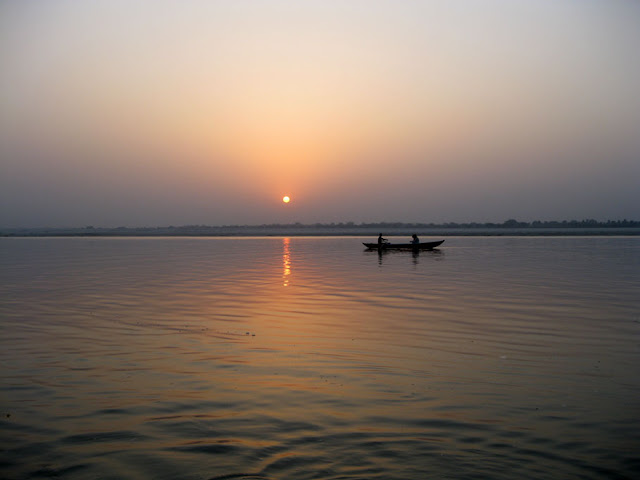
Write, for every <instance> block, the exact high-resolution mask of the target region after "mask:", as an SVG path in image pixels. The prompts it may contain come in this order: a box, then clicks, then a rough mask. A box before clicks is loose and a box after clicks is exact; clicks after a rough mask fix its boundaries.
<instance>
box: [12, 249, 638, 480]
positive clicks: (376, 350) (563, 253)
mask: <svg viewBox="0 0 640 480" xmlns="http://www.w3.org/2000/svg"><path fill="white" fill-rule="evenodd" d="M362 240H363V239H360V238H345V237H338V238H336V237H334V238H290V239H289V238H233V239H230V238H197V239H194V238H155V239H153V238H129V239H117V238H93V239H90V238H76V239H73V238H0V321H1V324H0V327H1V330H0V331H1V335H0V361H1V363H0V377H1V382H0V408H1V410H0V414H1V419H0V477H2V478H10V479H12V478H13V479H21V478H38V477H45V478H46V477H56V478H74V479H75V478H77V479H85V478H105V479H106V478H113V479H116V478H117V479H120V478H125V479H127V478H131V479H137V478H140V479H147V478H154V479H158V478H165V479H236V478H240V479H243V478H244V479H422V478H465V479H469V478H487V479H513V478H629V479H631V478H638V477H639V476H640V460H639V457H640V239H639V238H637V237H636V238H602V237H600V238H598V237H591V238H589V237H580V238H548V237H547V238H545V237H541V238H523V237H517V238H515V237H514V238H506V237H491V238H477V237H465V238H461V237H451V238H447V239H446V242H445V243H444V245H443V246H442V247H441V248H440V250H438V251H433V252H422V253H420V254H416V255H414V254H412V253H411V252H396V253H388V254H384V255H382V256H379V255H378V253H377V252H365V251H364V250H363V247H362V246H361V243H360V242H361V241H362ZM423 240H427V239H426V238H425V239H423Z"/></svg>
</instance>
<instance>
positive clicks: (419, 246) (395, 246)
mask: <svg viewBox="0 0 640 480" xmlns="http://www.w3.org/2000/svg"><path fill="white" fill-rule="evenodd" d="M443 243H444V240H439V241H437V242H421V243H382V244H378V243H365V242H362V244H363V245H364V246H365V247H367V248H369V249H371V250H374V249H375V250H433V249H434V248H436V247H437V246H439V245H442V244H443Z"/></svg>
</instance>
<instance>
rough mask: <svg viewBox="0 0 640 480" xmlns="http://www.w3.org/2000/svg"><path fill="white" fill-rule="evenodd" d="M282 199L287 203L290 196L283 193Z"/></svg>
mask: <svg viewBox="0 0 640 480" xmlns="http://www.w3.org/2000/svg"><path fill="white" fill-rule="evenodd" d="M282 201H283V202H284V203H289V202H290V201H291V198H289V196H288V195H285V196H284V197H282Z"/></svg>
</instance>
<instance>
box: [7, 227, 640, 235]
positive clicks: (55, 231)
mask: <svg viewBox="0 0 640 480" xmlns="http://www.w3.org/2000/svg"><path fill="white" fill-rule="evenodd" d="M379 233H382V234H383V235H385V236H410V235H411V234H413V233H417V234H418V235H419V236H422V237H446V236H635V235H640V227H591V228H580V227H573V228H572V227H564V228H540V227H502V226H501V227H455V226H452V227H448V226H436V227H429V226H420V225H398V226H395V225H394V226H391V225H375V226H372V225H368V226H360V225H347V224H341V225H299V224H298V225H263V226H218V227H216V226H183V227H153V228H129V227H119V228H94V227H85V228H34V229H4V230H0V236H2V237H261V236H361V237H371V236H377V235H378V234H379Z"/></svg>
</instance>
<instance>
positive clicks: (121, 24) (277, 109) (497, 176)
mask: <svg viewBox="0 0 640 480" xmlns="http://www.w3.org/2000/svg"><path fill="white" fill-rule="evenodd" d="M639 25H640V2H629V1H623V0H611V1H606V2H602V1H596V0H583V1H580V2H576V1H570V0H554V1H551V0H522V1H519V2H512V1H507V0H486V1H483V2H477V1H473V0H459V1H455V2H449V1H436V0H433V1H428V0H425V1H422V2H413V1H412V2H409V1H400V2H391V1H381V0H370V1H366V2H365V1H349V2H343V1H335V0H324V1H319V0H310V1H305V2H295V1H292V0H255V1H244V0H229V1H211V2H206V1H197V0H185V1H183V2H164V1H150V0H142V1H136V2H124V1H121V0H113V1H106V0H105V1H96V2H77V1H71V0H64V1H63V0H59V1H58V0H52V1H49V2H22V1H6V2H2V3H0V65H1V66H2V72H3V74H2V75H1V76H0V227H5V228H21V227H43V226H84V225H95V226H101V227H117V226H121V225H122V226H132V227H136V226H158V225H190V224H191V225H194V224H205V225H242V224H249V225H256V224H257V225H260V224H271V223H294V222H301V223H305V224H312V223H316V222H321V223H330V222H347V221H353V222H356V223H360V222H371V223H373V222H382V221H394V222H416V223H417V222H421V223H432V222H433V223H442V222H459V223H463V222H499V223H500V222H503V221H505V220H507V219H509V218H515V219H518V220H521V221H533V220H564V219H566V220H571V219H578V220H579V219H583V218H594V219H597V220H607V219H611V220H618V219H623V218H627V219H640V188H639V187H640V54H638V48H637V47H638V45H640V28H638V26H639ZM285 195H288V196H290V197H291V202H289V203H288V204H285V203H283V202H282V198H283V196H285Z"/></svg>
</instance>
